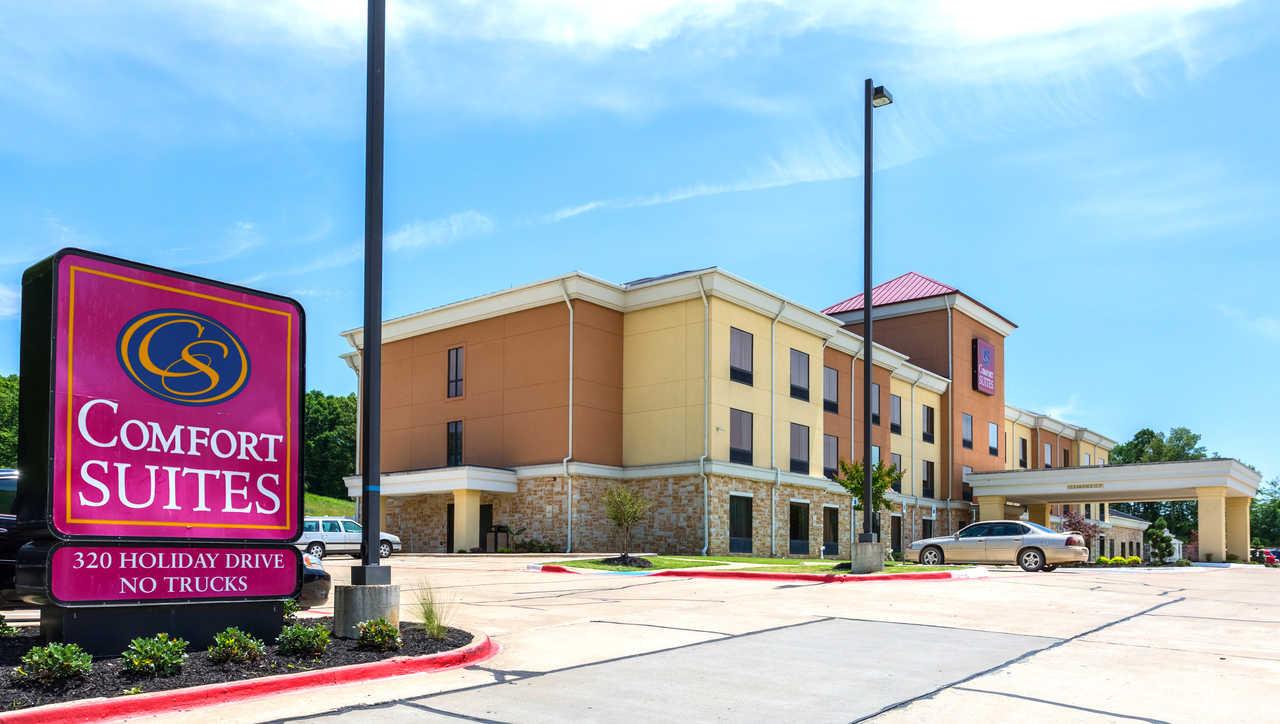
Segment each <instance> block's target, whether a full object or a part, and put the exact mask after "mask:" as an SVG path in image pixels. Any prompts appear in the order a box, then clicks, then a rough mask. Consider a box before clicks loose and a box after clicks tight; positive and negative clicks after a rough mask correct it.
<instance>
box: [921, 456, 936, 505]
mask: <svg viewBox="0 0 1280 724" xmlns="http://www.w3.org/2000/svg"><path fill="white" fill-rule="evenodd" d="M922 462H923V463H924V474H923V475H921V476H920V488H921V489H920V494H921V495H923V496H924V497H926V498H932V497H933V461H932V460H924V461H922Z"/></svg>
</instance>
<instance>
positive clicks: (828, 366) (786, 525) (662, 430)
mask: <svg viewBox="0 0 1280 724" xmlns="http://www.w3.org/2000/svg"><path fill="white" fill-rule="evenodd" d="M872 294H873V302H874V303H873V312H874V320H875V325H876V326H875V338H876V340H877V342H876V345H875V347H874V350H873V354H872V355H871V359H872V379H873V381H874V384H873V386H872V395H873V398H872V400H871V409H872V412H871V417H872V419H871V423H872V425H871V430H872V433H871V439H870V441H867V440H864V439H863V438H862V412H861V411H862V404H861V399H859V396H860V394H861V384H860V381H861V379H862V366H863V363H864V360H865V358H866V355H865V346H864V342H863V338H862V337H861V336H860V334H859V331H860V328H861V318H862V304H863V299H862V295H858V296H855V297H853V298H851V299H847V300H845V301H843V302H840V303H838V304H835V305H833V306H831V307H829V308H828V309H825V310H822V311H817V310H813V309H809V308H806V307H805V306H803V305H801V304H797V303H796V302H793V301H791V300H789V299H787V298H786V297H783V296H781V295H778V294H775V293H773V292H771V291H769V290H766V289H764V288H761V287H759V286H756V285H755V284H752V283H750V282H748V281H746V280H744V279H741V278H739V277H737V276H735V275H733V274H730V273H728V272H726V271H723V270H721V269H718V268H709V269H701V270H696V271H688V272H681V273H678V274H671V275H668V276H662V277H653V278H647V279H639V280H636V281H633V282H628V283H625V284H614V283H611V282H606V281H603V280H600V279H597V278H595V277H591V276H588V275H586V274H582V273H576V272H575V273H572V274H567V275H565V276H562V277H558V278H555V279H550V280H547V281H543V282H539V283H536V284H530V285H527V286H522V287H517V288H513V289H509V290H506V291H502V292H498V293H495V294H490V295H487V296H482V297H477V298H474V299H469V300H465V301H461V302H457V303H453V304H448V305H445V306H442V307H437V308H434V309H429V310H426V311H423V312H419V313H416V314H411V315H408V316H404V317H400V318H397V319H392V320H389V321H387V322H384V324H383V330H382V334H383V340H384V342H383V352H382V357H383V379H382V431H383V432H382V451H381V453H382V468H383V476H382V481H381V495H382V500H383V502H382V511H383V516H384V518H383V521H382V524H383V526H384V527H385V528H386V529H387V530H391V531H394V532H396V533H398V534H399V535H400V536H401V537H402V539H403V540H404V542H405V548H406V550H409V551H416V552H442V551H455V550H472V549H481V550H489V549H492V548H493V547H494V546H495V545H497V544H496V543H495V541H497V540H498V539H497V538H496V537H495V536H490V535H488V533H489V531H490V530H491V529H493V528H494V527H495V526H506V527H507V528H509V529H511V530H513V531H517V533H518V535H520V536H521V537H522V538H525V539H537V540H539V541H542V542H544V543H549V544H553V545H554V546H556V548H557V549H560V550H566V551H572V550H581V551H607V550H611V549H613V548H615V547H616V546H617V543H618V541H617V540H616V532H615V530H614V527H613V526H612V524H610V523H609V521H608V520H607V518H606V516H605V513H604V509H603V503H602V499H603V493H604V491H605V490H606V489H607V488H608V487H609V486H612V485H617V484H623V485H628V486H632V487H634V488H635V489H637V490H638V491H640V492H642V493H643V494H644V495H645V496H646V497H647V498H648V499H649V500H650V501H651V502H652V503H653V507H652V510H651V512H650V514H649V516H648V519H647V520H646V521H645V522H644V524H643V525H642V526H640V527H639V528H638V529H637V530H636V531H634V533H633V538H634V541H635V546H634V547H635V548H637V549H640V550H645V551H654V552H681V553H708V554H726V553H744V554H745V553H751V554H755V555H779V556H781V555H811V556H816V555H818V554H819V553H824V554H826V555H832V556H842V557H847V556H848V555H849V550H850V548H849V546H850V540H851V539H852V537H853V536H854V535H856V533H857V532H858V528H859V522H860V515H857V514H855V513H854V511H853V500H852V498H851V496H850V495H849V494H848V493H846V492H845V491H844V489H843V488H841V487H840V486H839V485H838V484H836V483H834V482H832V480H831V479H830V478H831V477H832V476H833V475H834V474H835V473H836V470H837V468H838V462H839V461H840V460H861V459H863V457H864V454H865V453H866V447H865V446H866V445H868V444H869V445H870V451H869V452H870V458H871V460H872V461H873V462H874V461H879V460H883V461H884V462H886V463H891V464H893V465H894V466H896V467H897V468H898V469H899V470H900V471H902V474H903V475H902V482H901V485H900V488H899V489H895V490H894V491H893V492H892V494H891V498H892V511H886V512H883V513H881V515H880V516H879V522H878V525H879V528H880V531H879V532H880V534H881V538H882V540H883V541H884V542H885V544H886V545H888V546H892V547H893V548H894V549H896V550H901V549H902V547H903V546H904V545H906V544H909V543H910V542H911V541H913V540H916V539H919V538H924V537H930V536H933V535H939V534H945V533H950V532H953V531H955V530H957V529H959V528H960V527H961V526H964V525H966V524H968V523H969V522H971V521H973V520H974V519H975V517H976V516H977V515H978V512H979V511H978V508H977V506H975V504H974V501H973V495H972V491H971V490H970V488H969V486H968V485H967V484H966V483H965V482H964V481H965V475H966V474H968V473H972V472H993V471H1000V470H1016V469H1018V468H1029V469H1030V468H1049V467H1059V466H1062V467H1074V466H1088V465H1105V464H1106V462H1107V457H1108V455H1109V453H1110V450H1111V448H1112V447H1113V446H1114V444H1115V443H1114V442H1113V441H1111V440H1109V439H1107V438H1106V437H1103V436H1102V435H1099V434H1097V433H1095V432H1093V431H1090V430H1087V429H1084V428H1081V427H1078V426H1073V425H1069V424H1067V423H1064V422H1061V421H1058V420H1054V419H1052V418H1049V417H1046V416H1044V415H1039V414H1036V413H1033V412H1028V411H1026V410H1022V409H1019V408H1016V407H1013V406H1010V405H1007V404H1006V403H1005V396H1004V378H1005V375H1004V368H1005V351H1004V350H1005V345H1004V340H1005V338H1006V337H1007V336H1008V335H1009V334H1011V333H1013V331H1014V330H1015V328H1016V325H1014V324H1013V322H1011V321H1009V320H1008V319H1007V318H1005V317H1004V316H1002V315H1001V314H999V313H997V312H996V311H994V310H992V309H990V308H988V307H987V306H985V305H983V304H982V303H981V302H979V301H977V300H976V299H974V298H973V297H970V296H969V295H967V294H965V293H963V292H961V291H960V290H958V289H955V288H954V287H950V286H947V285H945V284H941V283H939V282H936V281H934V280H932V279H929V278H927V277H924V276H922V275H919V274H915V273H909V274H905V275H903V276H901V277H898V278H896V279H893V280H891V281H889V282H886V283H884V284H881V285H880V286H878V287H876V288H875V289H874V290H873V292H872ZM344 336H345V337H346V338H347V340H348V341H349V343H350V344H351V346H352V348H353V351H352V352H350V353H348V354H347V355H345V359H346V360H347V361H348V363H349V364H350V365H351V367H352V369H353V370H355V371H356V373H357V374H359V373H360V369H359V359H360V357H359V349H360V347H361V344H362V342H363V338H362V333H361V330H359V329H356V330H352V331H349V332H346V333H344ZM347 483H348V487H349V490H350V492H351V493H352V495H353V496H357V497H358V495H359V480H358V478H349V479H348V481H347ZM1091 510H1093V508H1091ZM1096 510H1097V511H1098V518H1099V519H1103V518H1104V515H1105V514H1104V512H1103V511H1104V510H1105V508H1104V504H1101V503H1100V504H1098V505H1097V506H1096ZM1000 512H1002V513H1004V514H1006V515H1010V516H1017V515H1021V514H1022V513H1023V511H1022V510H1020V509H1016V508H1015V507H1014V506H1009V509H1008V510H1003V511H1000ZM851 526H852V527H851ZM1120 528H1123V526H1120ZM1128 528H1134V526H1128ZM1126 530H1127V528H1126ZM1140 533H1141V531H1140V529H1137V536H1138V540H1140ZM1113 545H1115V543H1114V542H1113ZM1120 545H1121V548H1124V547H1125V546H1126V545H1128V543H1127V541H1123V540H1122V541H1121V543H1120Z"/></svg>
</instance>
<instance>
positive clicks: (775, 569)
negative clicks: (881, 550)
mask: <svg viewBox="0 0 1280 724" xmlns="http://www.w3.org/2000/svg"><path fill="white" fill-rule="evenodd" d="M835 565H836V564H835V563H829V564H826V565H821V566H789V565H782V566H752V567H750V568H744V569H742V570H744V571H751V572H752V573H818V574H835V575H844V576H847V575H850V573H849V572H848V571H837V570H833V569H834V568H835ZM964 568H968V566H921V565H916V564H915V563H895V562H892V561H889V562H886V563H885V564H884V572H885V573H931V572H933V571H958V570H961V569H964Z"/></svg>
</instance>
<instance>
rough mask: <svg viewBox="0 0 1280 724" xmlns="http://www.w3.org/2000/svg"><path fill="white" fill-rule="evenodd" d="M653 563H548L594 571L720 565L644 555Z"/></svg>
mask: <svg viewBox="0 0 1280 724" xmlns="http://www.w3.org/2000/svg"><path fill="white" fill-rule="evenodd" d="M645 557H646V558H648V559H649V560H650V561H651V562H652V563H653V568H632V567H631V566H608V565H605V564H603V563H601V562H600V561H601V560H603V559H595V560H585V561H555V562H554V563H550V564H548V565H556V566H565V567H566V568H590V569H592V570H596V571H656V570H663V569H669V568H697V567H699V566H718V565H722V564H720V563H718V562H716V561H711V560H707V559H706V558H667V557H665V556H645Z"/></svg>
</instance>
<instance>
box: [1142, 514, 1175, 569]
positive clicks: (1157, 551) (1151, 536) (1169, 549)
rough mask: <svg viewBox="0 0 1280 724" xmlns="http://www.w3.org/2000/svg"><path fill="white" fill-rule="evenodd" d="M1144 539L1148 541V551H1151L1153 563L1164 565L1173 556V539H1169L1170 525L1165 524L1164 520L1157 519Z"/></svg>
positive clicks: (1149, 527)
mask: <svg viewBox="0 0 1280 724" xmlns="http://www.w3.org/2000/svg"><path fill="white" fill-rule="evenodd" d="M1142 537H1143V538H1145V539H1146V541H1147V549H1148V550H1150V551H1151V562H1152V563H1164V562H1165V561H1166V560H1168V558H1169V556H1172V555H1173V539H1172V538H1170V537H1169V525H1168V524H1167V523H1165V522H1164V518H1156V521H1155V522H1154V523H1152V524H1151V525H1150V526H1148V527H1147V530H1146V532H1145V533H1143V534H1142Z"/></svg>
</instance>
